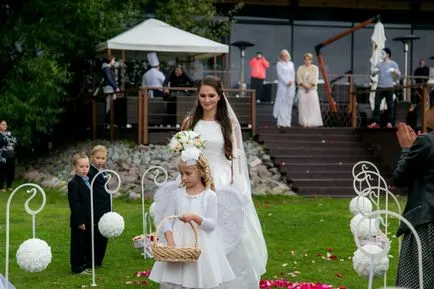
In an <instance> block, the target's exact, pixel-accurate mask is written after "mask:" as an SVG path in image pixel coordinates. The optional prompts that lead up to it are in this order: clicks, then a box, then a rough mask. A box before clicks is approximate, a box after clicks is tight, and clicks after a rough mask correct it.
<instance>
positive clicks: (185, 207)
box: [149, 146, 235, 289]
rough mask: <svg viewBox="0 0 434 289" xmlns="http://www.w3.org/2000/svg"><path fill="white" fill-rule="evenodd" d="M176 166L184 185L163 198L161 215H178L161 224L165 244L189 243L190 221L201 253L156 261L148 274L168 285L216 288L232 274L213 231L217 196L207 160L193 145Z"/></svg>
mask: <svg viewBox="0 0 434 289" xmlns="http://www.w3.org/2000/svg"><path fill="white" fill-rule="evenodd" d="M184 148H185V147H184ZM178 169H179V172H180V175H181V181H182V185H183V186H182V187H179V188H177V189H176V191H175V192H174V193H173V194H172V195H171V196H170V199H168V200H167V199H166V200H165V201H166V202H168V204H167V208H166V210H165V213H164V217H167V216H172V215H177V216H179V221H178V220H176V221H175V222H166V223H165V224H163V232H164V237H165V239H166V241H167V246H174V247H190V246H192V245H193V244H194V241H195V238H194V233H193V231H192V229H191V227H190V225H189V223H191V224H192V225H193V226H195V228H196V231H197V232H198V238H199V244H200V247H201V255H200V256H199V259H198V260H197V261H196V262H194V263H179V262H156V263H155V264H154V267H153V268H152V272H151V275H150V277H149V278H150V279H151V280H153V281H155V282H158V283H160V284H161V288H167V289H187V288H188V289H193V288H194V289H196V288H215V287H217V286H218V285H219V284H221V283H223V282H226V281H230V280H233V279H234V278H235V276H234V274H233V272H232V269H231V267H230V265H229V262H228V260H227V259H226V256H225V253H224V251H223V247H222V244H221V243H220V242H219V239H218V238H217V234H216V231H215V228H216V225H217V197H216V194H215V192H214V184H213V180H212V178H211V174H210V169H209V166H208V161H207V159H206V158H205V157H204V156H203V154H202V153H201V152H200V151H199V150H198V149H197V148H196V147H193V146H191V147H187V148H185V150H183V151H182V152H181V160H180V162H179V165H178ZM157 205H158V204H157Z"/></svg>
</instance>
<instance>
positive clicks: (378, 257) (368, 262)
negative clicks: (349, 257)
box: [353, 245, 389, 277]
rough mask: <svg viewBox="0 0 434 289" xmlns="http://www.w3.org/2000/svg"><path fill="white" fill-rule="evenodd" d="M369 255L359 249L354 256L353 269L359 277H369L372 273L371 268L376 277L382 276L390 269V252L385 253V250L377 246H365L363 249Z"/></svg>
mask: <svg viewBox="0 0 434 289" xmlns="http://www.w3.org/2000/svg"><path fill="white" fill-rule="evenodd" d="M362 249H364V250H365V252H367V253H368V254H366V253H364V252H362V250H361V249H357V250H356V251H355V252H354V256H353V268H354V270H355V271H356V273H357V274H358V275H359V276H362V277H369V273H370V272H371V266H373V268H372V269H373V271H374V275H375V276H382V275H384V273H386V272H387V270H388V269H389V258H388V257H387V254H388V253H389V252H383V251H384V250H383V249H382V248H381V247H379V246H377V245H365V246H363V247H362Z"/></svg>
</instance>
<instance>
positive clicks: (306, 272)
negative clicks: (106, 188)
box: [0, 191, 397, 289]
mask: <svg viewBox="0 0 434 289" xmlns="http://www.w3.org/2000/svg"><path fill="white" fill-rule="evenodd" d="M8 196H9V193H0V220H1V222H0V244H1V247H0V272H1V273H2V274H4V262H5V246H4V244H5V238H6V237H5V231H6V229H5V224H6V221H5V220H6V218H5V212H6V202H7V198H8ZM25 200H26V194H25V192H24V191H22V192H18V193H17V194H16V195H15V197H14V199H13V201H12V204H13V206H12V208H11V212H12V213H11V225H12V226H11V229H10V232H11V244H12V246H11V250H10V259H11V261H10V267H9V268H10V270H9V272H10V274H9V278H10V280H11V281H12V283H13V284H14V285H15V286H16V287H17V288H18V289H27V288H29V289H30V288H32V289H47V288H84V287H87V286H88V285H89V284H90V283H91V275H89V276H76V275H71V274H70V267H69V209H68V203H67V199H66V197H65V196H64V195H62V193H60V192H56V191H47V204H46V206H45V208H44V210H43V211H42V212H41V213H40V214H39V215H38V216H37V228H36V236H37V237H38V238H41V239H43V240H45V241H47V242H48V244H49V245H50V246H51V249H52V254H53V260H52V262H51V264H50V265H49V267H48V268H47V270H45V271H43V272H41V273H26V272H23V271H21V270H20V269H19V267H18V265H17V264H16V260H15V253H16V250H17V248H18V246H19V245H20V244H21V243H22V242H23V241H24V240H26V239H28V238H31V234H32V231H31V217H30V215H27V214H26V213H25V211H24V202H25ZM38 200H40V198H38V199H37V200H36V199H35V200H34V202H32V204H34V205H33V206H31V207H32V208H37V207H38V206H39V204H40V201H38ZM254 200H255V204H256V207H257V210H258V214H259V216H260V219H261V222H262V226H263V231H264V235H265V238H266V241H267V245H268V253H269V259H268V267H267V273H266V275H265V276H263V278H267V279H271V278H281V277H285V278H288V279H290V280H293V281H294V282H295V281H306V282H307V281H312V282H321V283H328V284H331V285H334V286H336V288H337V287H338V286H346V287H347V288H351V289H359V288H365V287H366V285H367V279H363V278H361V277H358V276H357V275H356V273H355V272H354V270H353V268H352V261H351V260H350V259H349V257H350V256H352V254H353V252H354V251H355V243H354V240H353V237H352V234H351V232H350V229H349V221H350V219H351V217H352V216H351V214H350V212H349V210H348V205H349V201H350V200H349V199H331V198H309V199H304V198H299V197H271V196H270V197H257V198H255V199H254ZM113 204H114V211H116V212H118V213H120V214H121V215H122V216H123V217H124V219H125V223H126V224H125V231H124V232H123V234H122V235H121V236H120V237H119V238H117V239H114V240H110V241H109V246H108V250H107V254H106V258H105V260H104V266H103V267H102V268H101V269H98V270H97V285H98V287H101V288H113V289H119V288H131V287H138V286H141V285H135V284H133V285H127V284H126V282H127V281H135V280H140V281H142V280H145V277H141V278H136V277H135V274H134V273H135V272H136V271H144V270H148V269H151V268H152V260H149V259H148V260H143V257H141V255H140V254H139V251H138V250H137V249H134V248H133V246H132V241H131V238H132V237H134V236H136V235H138V234H140V231H141V228H142V223H141V222H140V220H141V206H140V204H141V203H140V201H136V202H133V201H129V200H124V199H115V200H114V203H113ZM148 205H149V203H148ZM393 225H394V226H393V227H392V230H395V228H396V222H395V224H393ZM396 240H397V239H395V238H394V239H393V241H394V242H393V243H392V252H391V255H393V256H394V258H391V259H390V260H391V264H390V270H389V276H390V277H389V278H388V279H389V284H391V285H393V284H394V280H395V271H396V270H395V268H396V265H397V258H396V256H397V241H396ZM328 250H330V251H331V250H332V252H330V253H331V254H333V255H335V256H337V258H336V260H325V259H323V258H322V257H321V256H325V255H326V254H327V251H328ZM294 271H299V272H300V273H299V274H298V275H297V276H296V277H292V276H291V274H290V273H291V272H294ZM381 284H382V278H378V279H377V280H375V283H374V288H379V287H380V286H381ZM83 285H84V286H83ZM86 285H87V286H86ZM89 287H90V286H89ZM146 288H158V286H157V285H156V284H155V283H153V282H151V281H149V283H148V285H147V286H146ZM234 289H236V288H234Z"/></svg>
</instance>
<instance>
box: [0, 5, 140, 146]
mask: <svg viewBox="0 0 434 289" xmlns="http://www.w3.org/2000/svg"><path fill="white" fill-rule="evenodd" d="M10 2H11V3H9V5H2V6H1V8H2V13H1V14H0V15H1V16H2V18H1V20H2V21H0V25H1V26H0V35H1V36H0V63H1V64H2V70H1V72H0V81H1V85H0V99H1V100H2V105H0V116H1V117H2V118H5V119H6V120H7V121H8V122H9V123H10V125H11V127H12V128H13V129H14V131H15V132H16V134H17V136H18V139H19V141H20V143H21V144H22V145H24V146H28V145H31V144H33V143H35V142H37V141H38V136H40V135H41V134H46V133H48V132H49V131H50V129H51V128H52V127H53V125H54V124H56V123H57V122H58V119H59V115H60V113H61V112H62V107H61V106H60V104H61V101H62V100H63V99H64V98H65V97H66V96H68V95H73V96H75V95H77V93H78V90H79V86H78V81H77V74H79V73H80V72H81V71H82V69H81V68H82V67H83V65H84V63H85V61H86V60H87V59H89V58H92V57H93V56H94V47H95V45H96V44H97V43H99V42H101V41H103V40H105V39H106V38H107V37H112V36H113V35H115V34H116V33H119V32H120V31H123V30H125V29H126V28H127V27H128V25H129V24H130V23H134V22H136V21H137V17H138V16H139V15H140V13H139V12H140V5H141V3H142V2H141V1H140V0H126V1H121V0H99V1H94V0H63V1H56V0H34V1H10Z"/></svg>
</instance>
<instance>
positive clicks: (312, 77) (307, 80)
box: [297, 53, 323, 127]
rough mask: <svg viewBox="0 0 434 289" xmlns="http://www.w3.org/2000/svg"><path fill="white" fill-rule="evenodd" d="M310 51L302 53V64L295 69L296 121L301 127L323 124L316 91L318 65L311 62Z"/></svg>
mask: <svg viewBox="0 0 434 289" xmlns="http://www.w3.org/2000/svg"><path fill="white" fill-rule="evenodd" d="M312 60H313V56H312V54H311V53H306V54H305V55H304V65H301V66H300V67H299V68H298V70H297V83H298V95H297V96H298V122H299V123H300V125H301V126H303V127H318V126H323V122H322V117H321V107H320V103H319V96H318V91H317V85H318V66H316V65H314V64H312Z"/></svg>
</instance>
